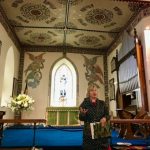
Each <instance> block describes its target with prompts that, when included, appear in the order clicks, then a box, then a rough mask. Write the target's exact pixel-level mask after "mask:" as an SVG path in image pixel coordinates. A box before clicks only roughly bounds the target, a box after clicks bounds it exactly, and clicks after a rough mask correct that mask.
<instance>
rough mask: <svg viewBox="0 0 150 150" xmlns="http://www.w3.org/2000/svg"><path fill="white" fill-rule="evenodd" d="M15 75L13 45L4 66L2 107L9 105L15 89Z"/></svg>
mask: <svg viewBox="0 0 150 150" xmlns="http://www.w3.org/2000/svg"><path fill="white" fill-rule="evenodd" d="M13 77H14V50H13V47H10V48H9V50H8V52H7V55H6V59H5V66H4V78H3V82H2V83H3V84H2V97H1V107H2V106H5V107H7V105H8V103H9V101H10V97H11V96H12V90H13Z"/></svg>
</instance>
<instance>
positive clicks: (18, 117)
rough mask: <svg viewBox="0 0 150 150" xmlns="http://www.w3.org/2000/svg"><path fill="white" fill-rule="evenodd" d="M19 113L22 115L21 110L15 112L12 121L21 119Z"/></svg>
mask: <svg viewBox="0 0 150 150" xmlns="http://www.w3.org/2000/svg"><path fill="white" fill-rule="evenodd" d="M21 113H22V111H21V110H16V111H15V113H14V119H16V120H20V119H21Z"/></svg>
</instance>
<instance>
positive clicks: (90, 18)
mask: <svg viewBox="0 0 150 150" xmlns="http://www.w3.org/2000/svg"><path fill="white" fill-rule="evenodd" d="M112 18H113V13H112V12H111V11H110V10H107V9H93V10H90V11H88V12H87V14H86V17H85V20H86V21H87V22H88V23H91V24H97V25H101V24H105V23H109V22H111V21H112Z"/></svg>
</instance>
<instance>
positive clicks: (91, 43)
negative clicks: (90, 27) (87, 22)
mask: <svg viewBox="0 0 150 150" xmlns="http://www.w3.org/2000/svg"><path fill="white" fill-rule="evenodd" d="M69 31H70V34H67V36H66V43H67V44H68V45H70V46H73V47H83V48H96V49H98V48H102V49H103V48H107V47H108V45H110V44H111V42H112V41H113V36H115V35H114V34H108V33H102V32H89V31H75V30H69Z"/></svg>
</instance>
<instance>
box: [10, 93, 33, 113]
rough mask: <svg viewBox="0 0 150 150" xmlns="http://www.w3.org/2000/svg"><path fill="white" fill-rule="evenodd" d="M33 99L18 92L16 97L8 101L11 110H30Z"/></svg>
mask: <svg viewBox="0 0 150 150" xmlns="http://www.w3.org/2000/svg"><path fill="white" fill-rule="evenodd" d="M33 103H34V100H33V99H32V98H31V97H29V96H28V95H26V94H19V95H18V96H17V97H15V98H12V99H11V102H10V105H9V107H10V109H11V110H12V111H23V110H32V109H33V107H32V105H33Z"/></svg>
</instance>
